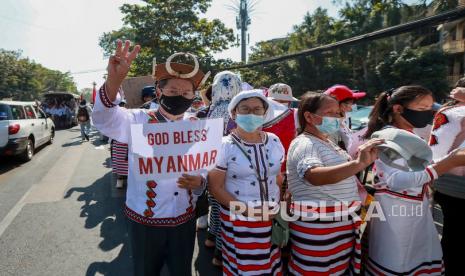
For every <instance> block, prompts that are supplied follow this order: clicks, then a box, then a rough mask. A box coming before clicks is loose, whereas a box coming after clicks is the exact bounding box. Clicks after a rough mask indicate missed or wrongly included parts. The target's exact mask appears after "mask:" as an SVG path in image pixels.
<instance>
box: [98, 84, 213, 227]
mask: <svg viewBox="0 0 465 276" xmlns="http://www.w3.org/2000/svg"><path fill="white" fill-rule="evenodd" d="M121 94H122V91H121V90H120V92H119V95H118V97H117V100H116V101H115V103H113V102H111V101H110V99H109V98H108V96H107V94H106V91H105V85H103V86H102V87H101V88H100V90H99V93H98V96H97V97H96V101H95V106H94V111H93V112H92V119H93V122H94V125H95V127H96V128H97V129H98V130H99V131H100V132H101V133H103V134H104V135H106V136H108V137H110V138H111V139H115V140H117V141H119V142H122V143H127V144H128V146H129V152H128V161H129V164H131V163H132V159H133V158H134V155H133V153H132V147H131V144H130V136H131V134H130V131H131V130H130V129H131V128H130V126H131V124H142V123H158V122H164V121H166V119H165V118H164V117H162V116H161V115H160V114H159V113H156V112H155V111H153V110H147V109H126V108H121V107H119V106H118V105H117V104H116V103H117V102H119V101H120V99H121ZM185 119H187V118H185ZM176 181H177V179H164V180H157V179H154V180H153V181H147V182H146V183H144V182H140V181H137V180H136V178H135V177H134V176H133V175H132V172H131V170H129V172H128V188H127V193H126V206H125V213H126V215H127V217H128V218H129V219H131V220H133V221H135V222H138V223H141V224H144V225H147V226H171V227H172V226H177V225H180V224H182V223H185V222H187V221H189V220H191V219H193V218H194V216H195V211H194V210H195V204H196V202H197V198H198V196H199V195H200V194H201V193H202V192H203V189H204V188H205V187H204V186H205V185H202V186H203V187H202V189H199V190H197V191H189V190H186V189H182V188H179V187H178V186H177V184H176Z"/></svg>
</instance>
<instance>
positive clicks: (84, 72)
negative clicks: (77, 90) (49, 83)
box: [70, 68, 107, 75]
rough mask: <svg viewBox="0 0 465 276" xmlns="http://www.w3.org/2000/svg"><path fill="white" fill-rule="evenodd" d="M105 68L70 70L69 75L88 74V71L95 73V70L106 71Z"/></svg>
mask: <svg viewBox="0 0 465 276" xmlns="http://www.w3.org/2000/svg"><path fill="white" fill-rule="evenodd" d="M106 70H107V69H105V68H103V69H92V70H84V71H77V72H72V73H70V74H71V75H81V74H88V73H97V72H103V71H106Z"/></svg>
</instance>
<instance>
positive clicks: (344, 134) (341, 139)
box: [325, 84, 366, 151]
mask: <svg viewBox="0 0 465 276" xmlns="http://www.w3.org/2000/svg"><path fill="white" fill-rule="evenodd" d="M325 94H326V95H329V96H331V97H333V98H335V99H336V100H337V101H338V102H339V109H340V111H341V115H342V118H341V119H340V121H339V123H340V127H339V130H338V131H337V132H336V133H335V134H333V135H332V136H331V137H332V138H333V139H334V140H333V142H335V143H337V144H339V145H341V147H343V148H344V149H345V150H347V151H349V149H350V147H351V144H352V130H351V129H350V117H348V114H349V113H350V112H352V107H353V105H354V103H355V101H356V100H359V99H361V98H363V97H365V96H366V93H365V92H356V91H352V90H351V89H350V88H349V87H347V86H345V85H339V84H338V85H334V86H332V87H330V88H328V89H327V90H326V91H325Z"/></svg>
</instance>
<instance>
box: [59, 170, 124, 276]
mask: <svg viewBox="0 0 465 276" xmlns="http://www.w3.org/2000/svg"><path fill="white" fill-rule="evenodd" d="M111 179H112V178H111V173H110V172H109V173H107V174H106V175H104V176H103V177H102V178H100V179H98V180H97V181H95V182H94V183H92V184H91V185H90V186H87V187H83V188H71V189H70V190H68V191H67V193H66V195H65V198H68V197H70V196H71V195H72V194H73V193H80V195H79V196H78V198H77V200H78V201H80V202H82V204H83V205H82V207H81V213H80V216H81V217H85V218H86V221H85V225H84V227H85V228H87V229H93V228H95V227H100V236H101V238H102V241H101V242H100V243H99V244H98V248H99V250H102V251H104V252H108V251H112V250H115V249H116V248H118V247H121V249H119V253H118V256H116V258H115V259H113V260H112V261H110V262H105V261H103V262H94V263H91V264H90V265H89V267H88V268H87V272H86V275H88V276H91V275H97V274H103V275H131V271H133V269H132V260H131V256H130V250H129V240H128V235H127V230H128V227H127V221H126V218H125V216H124V214H123V204H124V197H112V183H111Z"/></svg>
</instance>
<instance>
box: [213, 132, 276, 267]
mask: <svg viewBox="0 0 465 276" xmlns="http://www.w3.org/2000/svg"><path fill="white" fill-rule="evenodd" d="M234 141H235V142H237V143H238V144H239V146H241V147H242V149H244V151H245V152H242V151H241V149H240V148H239V146H238V145H237V144H235V143H234ZM245 154H247V155H248V156H250V157H251V160H252V161H251V162H250V161H249V160H248V158H247V157H246V155H245ZM218 156H219V159H218V163H217V166H216V169H217V170H220V171H224V172H226V180H225V189H226V191H228V192H229V193H230V194H231V195H233V196H235V197H236V199H237V200H239V201H242V202H244V203H247V204H248V205H249V206H261V204H262V202H264V201H268V202H271V201H272V202H274V203H279V201H280V189H279V186H278V184H277V183H276V177H277V176H278V174H279V173H280V172H281V163H282V162H283V160H284V147H283V146H282V144H281V142H280V140H279V138H278V137H277V136H276V135H274V134H272V133H266V138H265V141H264V142H263V143H257V144H249V143H246V142H243V141H241V140H240V138H239V137H237V136H236V135H235V134H230V135H229V136H226V137H223V144H222V149H221V152H220V154H219V155H218ZM255 169H257V172H255ZM257 173H258V174H260V179H258V174H257ZM227 207H229V206H226V208H225V207H221V214H220V217H221V225H222V231H221V238H222V257H223V274H224V275H281V254H280V250H279V248H278V247H277V246H276V245H273V244H272V243H271V221H252V220H246V219H244V217H243V216H240V215H239V216H238V218H237V219H232V218H231V217H230V213H229V210H228V209H227Z"/></svg>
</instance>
